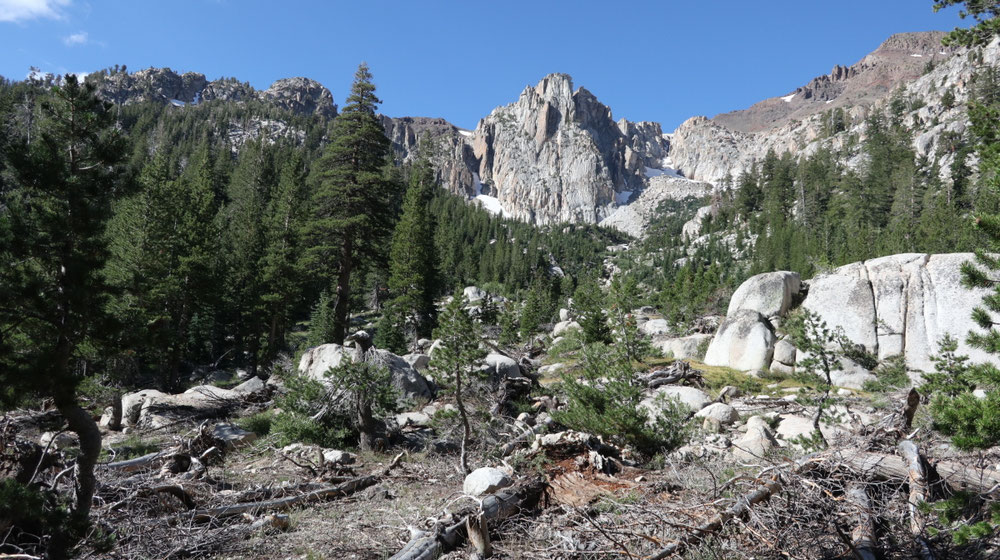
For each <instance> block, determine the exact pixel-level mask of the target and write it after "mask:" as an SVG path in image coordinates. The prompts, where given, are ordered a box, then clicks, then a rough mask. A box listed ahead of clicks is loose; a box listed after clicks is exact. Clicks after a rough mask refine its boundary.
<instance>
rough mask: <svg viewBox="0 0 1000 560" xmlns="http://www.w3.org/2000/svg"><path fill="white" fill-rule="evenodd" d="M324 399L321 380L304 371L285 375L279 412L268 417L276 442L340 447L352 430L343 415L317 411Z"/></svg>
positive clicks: (320, 409)
mask: <svg viewBox="0 0 1000 560" xmlns="http://www.w3.org/2000/svg"><path fill="white" fill-rule="evenodd" d="M327 403H328V399H327V390H326V387H325V386H324V385H323V383H321V382H319V381H317V380H315V379H311V378H309V377H306V376H304V375H291V376H288V378H287V379H285V392H284V393H282V394H281V395H280V396H279V397H278V398H277V399H276V401H275V405H276V407H277V408H278V409H280V412H278V413H277V414H275V415H274V416H273V418H271V422H270V425H269V426H268V432H269V433H270V434H271V435H273V436H275V438H276V442H275V443H276V445H279V446H285V445H288V444H291V443H296V442H299V443H312V444H316V445H320V446H323V447H339V446H342V445H344V444H345V443H347V442H349V441H350V439H351V430H350V429H349V427H348V423H347V419H346V418H344V417H343V416H340V415H336V414H323V415H319V413H321V412H323V411H324V408H325V407H326V405H327ZM318 415H319V416H318ZM257 427H258V428H262V427H263V425H261V424H258V426H257ZM248 429H250V428H249V427H248Z"/></svg>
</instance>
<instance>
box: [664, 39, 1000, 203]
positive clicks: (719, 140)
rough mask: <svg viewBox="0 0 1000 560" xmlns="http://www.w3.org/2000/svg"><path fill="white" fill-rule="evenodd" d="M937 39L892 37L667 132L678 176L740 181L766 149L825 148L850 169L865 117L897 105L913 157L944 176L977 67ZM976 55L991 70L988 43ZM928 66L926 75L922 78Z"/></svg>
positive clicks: (995, 58)
mask: <svg viewBox="0 0 1000 560" xmlns="http://www.w3.org/2000/svg"><path fill="white" fill-rule="evenodd" d="M936 38H937V35H936V34H930V33H919V34H901V35H894V36H893V37H891V38H890V39H889V40H888V41H886V42H885V43H884V44H883V45H882V46H881V47H880V48H879V49H878V50H877V51H875V52H874V53H872V54H871V55H868V56H867V57H865V58H864V59H863V60H862V61H861V62H859V63H857V64H855V65H854V66H851V67H848V68H844V67H837V68H835V69H834V71H833V72H832V73H831V74H830V75H828V76H821V77H820V78H816V79H814V80H813V81H812V82H810V84H809V85H806V86H804V87H802V88H799V89H797V90H796V91H795V92H792V93H791V94H789V95H787V96H784V97H778V98H773V99H769V100H765V101H762V102H761V103H758V104H756V105H754V106H753V107H751V108H750V109H747V110H745V111H737V112H734V113H727V114H725V115H719V116H717V117H715V118H714V119H708V118H706V117H693V118H691V119H689V120H687V121H685V122H684V123H682V124H681V125H680V126H679V127H678V128H677V130H676V131H675V132H674V134H673V136H672V141H671V149H670V157H671V159H672V160H673V162H674V165H675V166H676V167H677V169H678V170H679V171H681V172H682V173H684V175H686V176H688V177H690V178H692V179H697V180H701V181H708V182H712V183H715V184H720V183H724V182H725V181H726V179H727V178H735V177H737V176H739V174H740V173H741V172H743V171H744V170H746V169H748V168H749V167H750V166H751V165H752V164H753V162H754V161H755V160H760V159H762V158H763V157H764V156H765V155H766V154H767V152H768V150H774V151H775V152H777V153H782V152H785V151H791V152H793V153H795V154H800V155H808V154H810V153H813V152H815V151H816V150H818V149H820V148H829V149H831V150H833V151H843V152H844V153H843V158H844V163H846V164H848V165H850V166H852V167H857V166H858V165H860V164H861V163H862V162H863V158H861V157H859V154H858V150H857V146H858V142H857V140H859V139H864V136H865V133H864V123H865V118H866V117H867V116H868V115H869V114H872V113H873V112H881V113H888V112H889V110H890V103H891V101H892V100H893V99H894V98H898V99H900V100H902V101H903V105H902V106H903V121H904V123H905V124H906V125H907V126H909V127H910V128H911V129H912V130H914V131H916V134H915V139H914V148H915V149H916V151H917V154H918V155H919V156H924V155H926V156H927V157H928V158H930V160H931V161H935V160H936V161H938V162H939V163H940V164H941V167H942V169H943V170H944V171H945V172H946V170H947V168H948V165H949V164H950V163H951V157H953V156H952V154H950V153H949V152H948V151H946V150H944V151H939V150H938V146H939V145H940V144H941V143H942V137H943V136H945V135H946V134H947V133H961V132H963V131H964V130H965V127H966V124H967V119H966V115H965V101H966V100H967V99H968V94H969V86H970V81H971V78H972V76H973V74H974V73H975V72H976V69H977V68H978V67H979V66H980V63H979V62H978V61H976V60H974V58H975V55H973V57H970V53H969V51H967V50H962V51H951V50H943V49H941V48H940V47H937V46H934V45H935V44H936V43H935V39H936ZM907 53H909V54H907ZM981 55H982V63H983V64H997V63H998V62H1000V44H998V43H997V42H994V43H993V44H991V45H990V46H988V47H986V48H985V49H983V50H982V53H981ZM928 62H932V65H933V68H928V70H929V71H927V72H924V68H925V67H927V66H928V65H927V63H928ZM918 68H919V71H918V70H917V69H918ZM948 92H950V95H953V96H954V101H952V102H950V103H947V102H945V99H944V98H945V97H946V94H948ZM833 110H840V111H841V115H842V118H843V120H842V124H841V125H840V126H839V127H837V128H838V129H839V130H831V127H830V126H829V122H828V119H829V118H830V115H832V113H831V111H833ZM825 121H826V122H825ZM845 148H846V149H845Z"/></svg>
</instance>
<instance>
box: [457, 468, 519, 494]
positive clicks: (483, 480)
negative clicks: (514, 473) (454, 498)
mask: <svg viewBox="0 0 1000 560" xmlns="http://www.w3.org/2000/svg"><path fill="white" fill-rule="evenodd" d="M513 483H514V480H513V479H512V478H511V477H510V476H509V475H508V474H507V473H505V472H503V471H501V470H500V469H495V468H493V467H482V468H479V469H476V470H474V471H472V472H471V473H469V475H468V476H466V477H465V482H464V483H463V484H462V491H463V492H465V493H466V494H468V495H470V496H482V495H484V494H492V493H494V492H496V491H497V490H500V489H501V488H506V487H508V486H510V485H511V484H513Z"/></svg>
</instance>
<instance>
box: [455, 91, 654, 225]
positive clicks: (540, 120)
mask: <svg viewBox="0 0 1000 560" xmlns="http://www.w3.org/2000/svg"><path fill="white" fill-rule="evenodd" d="M636 148H638V150H637V149H636ZM667 149H668V145H667V142H666V139H665V138H663V135H662V131H661V130H660V127H659V125H657V124H654V123H640V124H638V125H637V124H634V123H629V122H628V121H625V120H622V121H619V122H618V123H616V122H615V121H614V120H613V119H612V116H611V109H609V108H608V107H607V106H606V105H603V104H602V103H601V102H599V101H598V100H597V98H596V97H594V95H593V94H592V93H590V92H589V91H587V90H586V89H584V88H579V89H577V90H576V91H574V90H573V80H572V79H571V78H570V77H569V76H567V75H566V74H550V75H548V76H546V77H545V78H543V79H542V81H541V82H539V83H538V85H536V86H534V87H530V86H529V87H526V88H525V89H524V91H523V92H521V96H520V97H519V98H518V100H517V101H516V102H515V103H512V104H510V105H507V106H504V107H499V108H497V109H494V110H493V112H492V113H490V115H489V116H488V117H486V118H485V119H483V120H481V121H480V122H479V124H478V125H477V126H476V130H475V132H474V136H473V150H474V153H475V157H476V159H477V160H478V162H479V167H478V170H477V172H478V176H479V179H480V181H481V182H482V184H483V186H484V193H485V194H488V195H490V196H494V197H496V198H497V199H498V200H499V202H500V204H501V205H502V207H503V209H504V210H505V212H506V213H507V214H508V215H510V216H513V217H514V218H517V219H521V220H525V221H528V222H532V223H536V224H540V225H541V224H550V223H557V222H573V223H578V222H583V223H595V222H598V221H600V220H601V219H602V218H604V217H605V216H606V215H607V214H608V213H609V211H610V209H611V208H612V207H613V206H614V205H615V204H616V203H619V202H624V201H625V200H626V199H627V198H628V197H629V196H630V195H631V193H632V192H633V191H637V190H640V189H641V188H642V187H643V186H644V179H645V176H644V170H645V168H646V167H657V168H658V167H660V161H661V160H662V158H664V157H665V156H666V153H667Z"/></svg>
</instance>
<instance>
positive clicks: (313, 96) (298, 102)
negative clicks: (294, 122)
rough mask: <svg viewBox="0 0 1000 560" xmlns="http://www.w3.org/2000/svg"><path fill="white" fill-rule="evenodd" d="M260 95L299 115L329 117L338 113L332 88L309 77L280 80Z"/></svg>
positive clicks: (261, 97) (264, 99)
mask: <svg viewBox="0 0 1000 560" xmlns="http://www.w3.org/2000/svg"><path fill="white" fill-rule="evenodd" d="M259 97H260V99H261V100H263V101H268V102H270V103H273V104H274V105H277V106H278V107H281V108H283V109H287V110H288V111H291V112H292V113H295V114H297V115H320V116H323V117H326V118H328V119H329V118H333V117H335V116H336V115H337V106H336V105H334V103H333V94H331V93H330V90H328V89H326V88H325V87H323V85H322V84H320V83H319V82H317V81H315V80H310V79H309V78H284V79H281V80H278V81H276V82H274V83H273V84H271V87H269V88H267V89H266V90H264V91H262V92H260V95H259Z"/></svg>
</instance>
